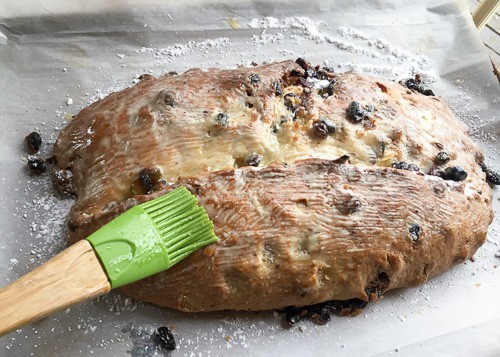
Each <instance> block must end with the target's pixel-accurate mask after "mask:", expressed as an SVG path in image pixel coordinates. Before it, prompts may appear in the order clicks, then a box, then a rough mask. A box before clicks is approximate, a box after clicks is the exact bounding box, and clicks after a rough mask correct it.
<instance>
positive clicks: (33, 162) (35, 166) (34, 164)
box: [28, 159, 47, 174]
mask: <svg viewBox="0 0 500 357" xmlns="http://www.w3.org/2000/svg"><path fill="white" fill-rule="evenodd" d="M28 167H29V168H30V170H31V172H33V173H36V174H41V173H42V172H44V171H45V169H46V168H47V167H46V166H45V161H43V160H40V159H29V160H28Z"/></svg>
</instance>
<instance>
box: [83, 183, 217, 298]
mask: <svg viewBox="0 0 500 357" xmlns="http://www.w3.org/2000/svg"><path fill="white" fill-rule="evenodd" d="M87 239H88V241H89V242H90V243H91V244H92V246H93V247H94V249H95V251H96V253H97V255H98V256H99V259H100V260H101V263H102V265H103V267H104V269H105V270H106V273H107V274H108V278H109V280H110V283H111V286H112V287H113V288H115V287H119V286H122V285H125V284H129V283H131V282H134V281H137V280H139V279H143V278H145V277H147V276H150V275H153V274H156V273H159V272H161V271H163V270H166V269H168V268H170V267H171V266H172V265H174V264H176V263H178V262H179V261H181V260H182V259H184V258H186V257H187V256H188V255H190V254H191V253H192V252H194V251H195V250H197V249H199V248H201V247H204V246H206V245H207V244H210V243H213V242H216V241H217V237H216V235H215V233H214V226H213V223H212V221H211V220H210V218H209V217H208V215H207V213H206V211H205V209H204V208H203V207H200V206H198V199H197V198H196V196H194V195H193V194H191V193H190V192H189V191H188V190H187V189H186V188H185V187H182V186H181V187H178V188H176V189H175V190H172V191H170V192H169V193H167V194H166V195H163V196H161V197H158V198H156V199H154V200H151V201H149V202H146V203H143V204H141V205H138V206H134V207H132V208H130V209H129V210H128V211H126V212H125V213H123V214H122V215H120V216H119V217H117V218H115V219H114V220H113V221H111V222H109V223H108V224H106V225H105V226H103V227H101V228H100V229H99V230H98V231H96V232H95V233H93V234H92V235H91V236H90V237H88V238H87Z"/></svg>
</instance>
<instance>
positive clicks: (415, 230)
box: [408, 223, 420, 242]
mask: <svg viewBox="0 0 500 357" xmlns="http://www.w3.org/2000/svg"><path fill="white" fill-rule="evenodd" d="M408 232H409V233H410V238H411V240H412V241H414V242H416V241H417V240H418V239H419V238H420V226H419V225H418V224H415V223H414V224H410V228H409V229H408Z"/></svg>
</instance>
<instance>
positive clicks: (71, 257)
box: [0, 240, 111, 336]
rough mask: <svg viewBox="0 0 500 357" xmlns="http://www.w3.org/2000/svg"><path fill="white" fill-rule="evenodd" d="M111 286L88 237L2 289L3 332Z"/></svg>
mask: <svg viewBox="0 0 500 357" xmlns="http://www.w3.org/2000/svg"><path fill="white" fill-rule="evenodd" d="M110 290H111V285H110V284H109V282H108V277H107V276H106V274H105V273H104V271H103V269H102V267H101V263H99V259H98V258H97V256H96V255H95V253H94V250H93V249H92V246H91V245H90V243H89V242H88V241H87V240H82V241H80V242H78V243H76V244H74V245H73V246H71V247H69V248H68V249H66V250H65V251H63V252H62V253H60V254H58V255H57V256H55V257H54V258H52V259H51V260H49V261H48V262H46V263H45V264H43V265H42V266H40V267H38V268H37V269H35V270H33V271H32V272H30V273H28V274H26V275H25V276H23V277H21V278H20V279H18V280H16V281H14V282H13V283H11V284H9V285H7V286H6V287H4V288H1V289H0V336H2V335H4V334H6V333H8V332H10V331H12V330H15V329H18V328H20V327H21V326H23V325H26V324H28V323H30V322H33V321H36V320H39V319H41V318H43V317H45V316H48V315H50V314H52V313H53V312H56V311H59V310H62V309H65V308H67V307H69V306H71V305H73V304H76V303H79V302H82V301H84V300H87V299H91V298H94V297H96V296H99V295H102V294H105V293H107V292H108V291H110Z"/></svg>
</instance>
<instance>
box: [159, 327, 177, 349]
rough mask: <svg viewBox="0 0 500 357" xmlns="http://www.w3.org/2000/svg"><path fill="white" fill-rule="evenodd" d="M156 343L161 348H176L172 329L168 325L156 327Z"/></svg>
mask: <svg viewBox="0 0 500 357" xmlns="http://www.w3.org/2000/svg"><path fill="white" fill-rule="evenodd" d="M155 340H156V343H157V344H159V345H160V347H161V348H163V349H166V350H170V351H173V350H175V339H174V335H173V334H172V331H170V329H169V328H168V327H167V326H162V327H159V328H157V329H156V332H155Z"/></svg>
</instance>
